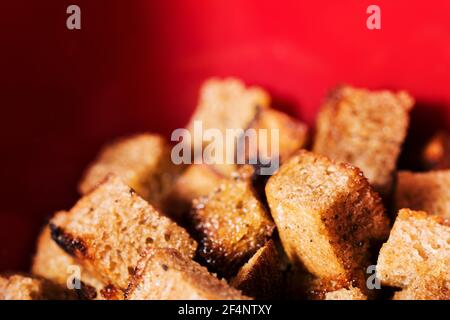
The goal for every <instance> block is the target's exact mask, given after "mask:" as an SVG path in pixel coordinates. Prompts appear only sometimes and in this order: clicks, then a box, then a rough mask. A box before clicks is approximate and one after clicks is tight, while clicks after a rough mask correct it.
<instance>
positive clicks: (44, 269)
mask: <svg viewBox="0 0 450 320" xmlns="http://www.w3.org/2000/svg"><path fill="white" fill-rule="evenodd" d="M74 267H75V268H78V270H79V271H80V274H79V275H80V279H78V280H80V281H81V282H82V283H81V288H80V289H79V290H78V291H77V293H78V295H80V297H82V298H83V299H89V300H90V299H103V298H104V297H103V295H102V291H103V290H104V289H105V287H107V284H105V283H104V282H103V281H102V280H101V279H99V278H98V277H96V276H94V275H92V274H91V273H90V272H88V271H87V270H85V269H84V268H83V267H82V266H81V264H80V263H79V262H77V261H76V260H75V258H73V257H72V256H70V255H68V254H67V253H66V252H64V250H62V249H61V248H60V247H59V246H58V245H57V244H56V243H55V242H54V241H53V239H52V238H51V234H50V228H49V227H48V226H46V227H45V228H44V230H42V232H41V234H40V236H39V238H38V244H37V252H36V255H35V256H34V258H33V265H32V268H31V272H32V273H33V274H34V275H37V276H40V277H42V278H45V279H48V280H50V281H52V282H54V283H56V284H59V285H61V286H67V282H68V281H69V280H71V279H72V280H73V278H74V277H72V276H73V272H74V271H75V269H74Z"/></svg>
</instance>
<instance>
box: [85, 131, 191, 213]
mask: <svg viewBox="0 0 450 320" xmlns="http://www.w3.org/2000/svg"><path fill="white" fill-rule="evenodd" d="M181 170H182V167H181V166H177V165H175V164H174V163H173V162H172V160H171V147H170V145H169V144H168V143H167V142H166V140H165V139H164V138H163V137H162V136H160V135H157V134H149V133H143V134H136V135H133V136H129V137H125V138H120V139H118V140H116V141H114V142H112V143H110V144H108V145H106V146H105V147H104V148H103V149H102V150H101V151H100V153H99V155H98V156H97V158H96V159H95V160H94V161H93V163H91V164H90V166H89V167H88V169H87V170H86V172H85V174H84V177H83V179H82V180H81V182H80V185H79V190H80V192H81V193H82V194H87V193H88V192H90V191H91V190H93V189H94V188H95V187H96V186H98V185H99V184H100V183H101V182H102V181H103V180H104V179H105V178H106V177H107V176H108V174H115V175H117V176H119V177H120V178H121V179H122V180H123V181H124V182H125V183H126V184H127V185H129V186H130V187H131V188H133V189H134V190H136V192H137V193H138V194H139V195H140V196H141V197H143V198H144V199H145V200H146V201H148V202H149V203H150V204H151V205H152V206H154V207H156V208H158V209H161V210H163V212H165V207H166V205H167V203H166V201H167V196H168V195H169V193H170V192H171V189H172V187H173V184H174V182H175V179H176V178H177V176H178V175H179V174H180V173H181Z"/></svg>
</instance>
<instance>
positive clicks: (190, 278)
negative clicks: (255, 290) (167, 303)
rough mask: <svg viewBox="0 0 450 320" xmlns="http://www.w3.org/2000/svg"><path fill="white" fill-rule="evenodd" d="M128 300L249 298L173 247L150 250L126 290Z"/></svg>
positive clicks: (144, 255) (140, 262)
mask: <svg viewBox="0 0 450 320" xmlns="http://www.w3.org/2000/svg"><path fill="white" fill-rule="evenodd" d="M125 296H126V299H128V300H229V299H233V300H235V299H248V298H247V297H245V296H243V295H242V294H241V292H240V291H238V290H236V289H234V288H232V287H230V286H228V285H227V283H226V282H225V281H224V280H219V279H217V278H216V277H215V276H214V275H212V274H211V273H209V272H208V270H207V269H206V268H205V267H202V266H201V265H199V264H198V263H196V262H194V261H192V260H190V259H187V258H186V257H185V256H183V255H182V254H180V253H179V252H178V251H177V250H174V249H154V248H152V249H148V250H147V251H146V252H145V253H144V254H143V257H142V259H141V260H140V261H139V264H138V266H137V268H136V273H135V275H134V276H133V279H132V281H131V283H130V285H129V287H128V289H127V290H126V293H125Z"/></svg>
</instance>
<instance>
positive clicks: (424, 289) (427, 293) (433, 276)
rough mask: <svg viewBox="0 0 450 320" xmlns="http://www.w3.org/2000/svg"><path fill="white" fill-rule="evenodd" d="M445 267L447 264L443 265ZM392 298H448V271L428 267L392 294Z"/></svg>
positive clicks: (449, 287) (449, 282) (449, 286)
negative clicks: (404, 286) (407, 284)
mask: <svg viewBox="0 0 450 320" xmlns="http://www.w3.org/2000/svg"><path fill="white" fill-rule="evenodd" d="M445 267H446V268H447V269H448V268H449V266H445ZM393 299H394V300H450V277H449V275H448V271H447V272H446V275H445V271H443V270H442V268H441V270H439V269H438V270H435V269H430V270H427V271H426V272H424V273H422V274H421V275H420V276H418V277H416V278H415V279H413V280H412V282H411V284H410V285H409V286H407V287H406V288H405V289H402V290H401V291H398V292H396V293H395V294H394V297H393Z"/></svg>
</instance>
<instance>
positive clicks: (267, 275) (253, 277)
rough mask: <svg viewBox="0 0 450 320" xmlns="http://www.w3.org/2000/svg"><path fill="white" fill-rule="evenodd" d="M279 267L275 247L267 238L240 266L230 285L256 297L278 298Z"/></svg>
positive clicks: (281, 282)
mask: <svg viewBox="0 0 450 320" xmlns="http://www.w3.org/2000/svg"><path fill="white" fill-rule="evenodd" d="M281 267H282V266H281V261H280V257H279V255H278V252H277V248H276V247H275V244H274V243H273V241H272V240H269V241H268V242H267V243H266V244H265V245H264V247H262V248H260V249H259V250H258V251H256V253H255V254H254V255H253V257H251V258H250V260H249V261H248V262H247V263H246V264H244V265H243V266H242V268H241V269H240V270H239V272H238V274H237V275H236V277H234V278H233V279H232V280H231V285H232V286H233V287H235V288H237V289H239V290H241V291H242V292H243V293H244V294H246V295H248V296H251V297H254V298H257V299H273V298H280V297H281V292H282V289H283V288H282V286H283V273H282V270H281Z"/></svg>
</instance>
